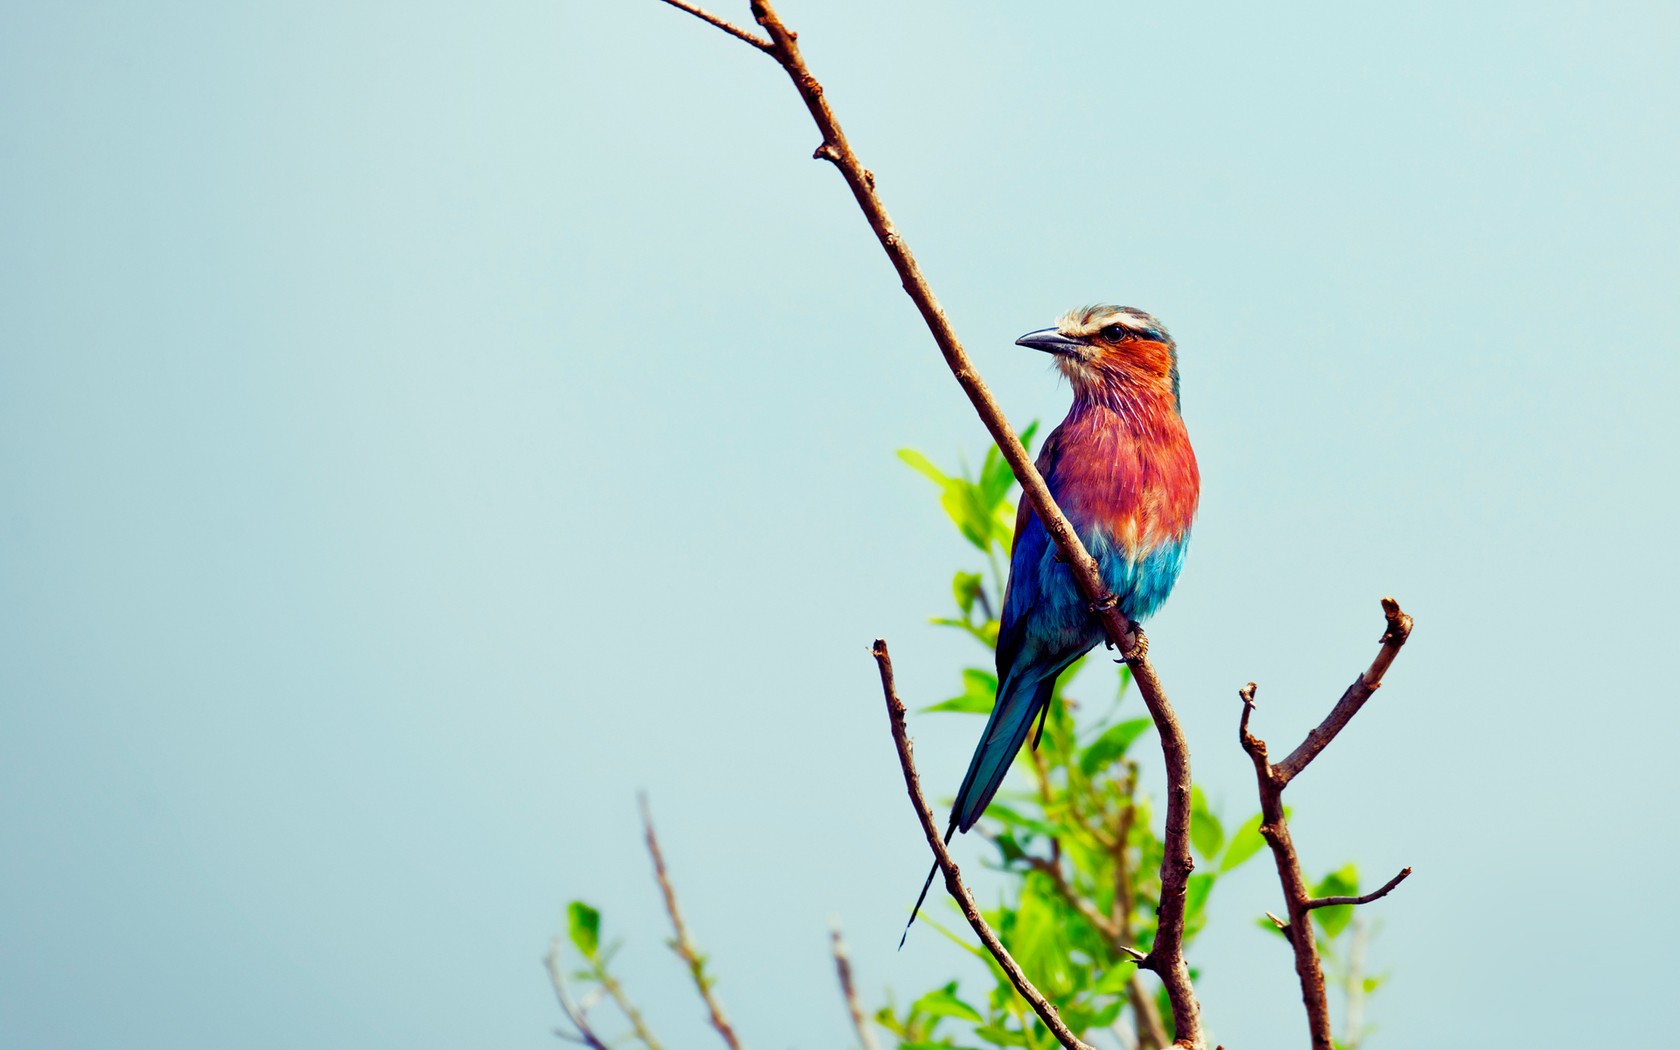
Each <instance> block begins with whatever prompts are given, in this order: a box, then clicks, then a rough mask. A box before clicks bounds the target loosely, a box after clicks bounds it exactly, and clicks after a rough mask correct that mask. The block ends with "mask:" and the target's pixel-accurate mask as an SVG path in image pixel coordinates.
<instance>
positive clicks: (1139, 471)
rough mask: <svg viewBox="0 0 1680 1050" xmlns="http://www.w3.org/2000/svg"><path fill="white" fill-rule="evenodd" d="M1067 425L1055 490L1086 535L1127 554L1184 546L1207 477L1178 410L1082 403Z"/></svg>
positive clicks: (1133, 556)
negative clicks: (1203, 476)
mask: <svg viewBox="0 0 1680 1050" xmlns="http://www.w3.org/2000/svg"><path fill="white" fill-rule="evenodd" d="M1060 431H1061V432H1060V433H1059V434H1058V435H1057V437H1058V438H1059V439H1060V448H1059V449H1058V450H1057V453H1058V454H1057V456H1056V460H1055V468H1054V472H1053V473H1054V477H1053V479H1051V485H1050V488H1051V492H1052V493H1053V494H1054V495H1055V497H1056V502H1057V503H1058V504H1060V505H1061V507H1062V509H1063V510H1064V511H1065V512H1066V513H1067V515H1068V517H1069V519H1070V520H1071V521H1072V522H1073V525H1074V527H1075V528H1076V529H1077V530H1078V531H1079V532H1080V533H1081V534H1089V535H1092V537H1093V538H1096V536H1097V534H1101V536H1102V538H1103V539H1105V540H1107V543H1106V544H1102V545H1104V546H1111V547H1112V548H1113V549H1114V550H1115V552H1116V553H1122V554H1123V555H1125V556H1126V557H1127V558H1128V560H1136V559H1138V558H1140V557H1143V556H1145V555H1146V554H1148V553H1149V552H1152V551H1155V550H1158V549H1161V548H1164V547H1168V546H1180V545H1182V543H1183V541H1184V539H1185V537H1186V536H1187V535H1188V533H1189V531H1190V525H1191V523H1192V522H1193V521H1194V520H1195V516H1196V504H1197V501H1198V499H1199V497H1200V494H1201V475H1200V472H1199V470H1198V468H1197V466H1196V454H1195V452H1194V451H1192V450H1191V448H1190V439H1189V435H1188V433H1187V432H1186V431H1185V429H1184V422H1183V420H1182V419H1181V418H1180V417H1179V415H1178V413H1177V412H1176V411H1173V410H1171V409H1170V408H1166V409H1164V410H1161V409H1157V410H1155V411H1150V410H1149V406H1136V407H1134V408H1133V410H1132V411H1130V412H1127V411H1125V410H1120V411H1115V410H1109V409H1096V410H1089V411H1086V412H1084V413H1080V412H1079V411H1078V409H1077V408H1076V410H1075V412H1074V413H1071V414H1070V415H1069V417H1068V420H1067V421H1066V422H1065V423H1063V425H1062V427H1061V428H1060Z"/></svg>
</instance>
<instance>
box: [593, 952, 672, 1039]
mask: <svg viewBox="0 0 1680 1050" xmlns="http://www.w3.org/2000/svg"><path fill="white" fill-rule="evenodd" d="M594 967H595V980H596V981H598V982H599V983H600V985H601V987H602V988H603V989H605V990H606V993H607V995H608V996H610V997H611V998H612V1001H613V1002H614V1003H616V1004H617V1005H618V1009H619V1011H620V1012H622V1013H623V1014H624V1018H625V1020H627V1021H629V1022H630V1030H631V1032H633V1033H634V1034H635V1036H636V1038H637V1039H638V1040H640V1041H641V1044H642V1045H643V1046H645V1047H647V1050H663V1048H662V1047H661V1046H660V1045H659V1040H658V1039H655V1038H654V1035H653V1033H652V1032H651V1031H649V1030H648V1026H647V1021H646V1020H645V1019H643V1017H642V1012H641V1011H640V1010H638V1009H636V1004H635V1003H633V1002H631V1001H630V996H629V994H628V993H626V992H625V991H624V985H622V984H620V983H619V981H618V978H616V977H614V976H613V975H612V974H610V973H608V972H607V968H606V967H605V966H603V965H601V962H600V960H599V959H597V960H594Z"/></svg>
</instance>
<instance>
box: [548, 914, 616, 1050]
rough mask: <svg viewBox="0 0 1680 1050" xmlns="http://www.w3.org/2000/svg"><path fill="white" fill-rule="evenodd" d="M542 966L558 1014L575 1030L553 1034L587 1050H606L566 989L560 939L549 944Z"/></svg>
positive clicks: (605, 1045)
mask: <svg viewBox="0 0 1680 1050" xmlns="http://www.w3.org/2000/svg"><path fill="white" fill-rule="evenodd" d="M543 966H544V967H545V968H546V969H547V970H548V984H549V987H551V988H553V989H554V998H555V999H556V1000H557V1001H558V1002H559V1003H560V1012H561V1013H563V1014H565V1015H566V1020H568V1021H570V1022H571V1023H572V1027H573V1028H574V1029H576V1032H575V1033H574V1032H567V1031H564V1030H562V1029H558V1028H557V1029H555V1030H554V1034H555V1035H557V1036H559V1037H560V1038H562V1039H564V1040H566V1041H567V1042H571V1043H577V1044H578V1045H580V1046H587V1047H589V1050H608V1047H607V1044H606V1042H605V1041H603V1040H602V1039H601V1037H600V1036H597V1035H596V1034H595V1032H594V1030H593V1029H591V1028H590V1027H589V1012H588V1011H587V1010H586V1009H584V1008H583V1007H582V1006H580V1005H578V1004H577V1003H575V1002H573V1001H572V996H571V993H570V992H569V991H568V990H567V989H566V977H565V974H563V973H561V971H560V938H558V937H556V938H554V940H553V941H552V942H550V943H549V946H548V954H547V955H545V956H543Z"/></svg>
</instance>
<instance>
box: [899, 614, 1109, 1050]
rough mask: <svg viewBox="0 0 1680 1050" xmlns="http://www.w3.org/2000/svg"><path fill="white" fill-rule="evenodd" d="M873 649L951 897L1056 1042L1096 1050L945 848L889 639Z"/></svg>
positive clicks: (913, 799) (925, 830)
mask: <svg viewBox="0 0 1680 1050" xmlns="http://www.w3.org/2000/svg"><path fill="white" fill-rule="evenodd" d="M871 652H872V653H873V655H874V657H875V663H876V665H877V666H878V667H879V668H880V671H881V692H882V693H883V694H884V695H885V697H886V702H887V717H888V720H889V721H890V722H891V723H892V737H893V743H894V744H895V745H896V746H897V747H898V764H899V766H900V767H901V768H902V769H903V770H904V787H905V789H906V790H907V791H908V792H909V794H910V803H911V805H912V806H914V807H915V810H916V818H917V819H918V820H920V821H921V823H922V834H923V835H925V836H927V842H928V848H929V849H931V850H933V857H934V860H935V862H937V863H938V865H939V870H940V872H941V873H942V874H943V875H944V876H945V888H946V890H948V891H950V894H951V896H952V897H954V898H956V901H957V904H958V906H959V907H961V908H962V913H963V918H965V919H967V920H968V924H969V926H971V927H973V929H974V933H975V935H976V936H978V937H979V938H980V943H981V944H983V945H985V946H986V950H987V951H988V952H990V953H991V955H992V958H993V959H996V960H997V964H998V966H999V967H1001V968H1002V969H1003V972H1004V975H1005V976H1006V977H1008V978H1009V983H1010V984H1012V985H1014V986H1015V990H1016V991H1017V992H1019V993H1020V995H1021V998H1023V999H1025V1000H1026V1001H1027V1004H1028V1005H1029V1006H1031V1007H1032V1009H1033V1013H1035V1014H1037V1015H1038V1019H1039V1020H1041V1021H1043V1022H1044V1026H1045V1027H1046V1028H1048V1029H1050V1033H1051V1034H1052V1035H1054V1036H1055V1037H1056V1041H1057V1042H1059V1043H1061V1044H1062V1045H1063V1046H1065V1047H1067V1048H1068V1050H1092V1047H1091V1046H1090V1045H1089V1044H1087V1043H1084V1042H1082V1041H1081V1040H1080V1038H1079V1037H1078V1036H1076V1035H1074V1034H1073V1032H1072V1031H1071V1030H1069V1028H1068V1026H1067V1024H1066V1023H1065V1022H1064V1021H1063V1020H1062V1018H1061V1015H1060V1014H1059V1013H1057V1012H1056V1008H1055V1007H1054V1006H1052V1005H1051V1004H1050V1002H1049V1000H1047V999H1045V998H1044V995H1043V994H1042V993H1041V992H1039V990H1038V989H1037V988H1035V987H1033V983H1032V982H1031V981H1029V980H1028V979H1027V975H1026V974H1025V973H1024V972H1022V970H1021V964H1020V963H1017V962H1016V961H1015V958H1014V956H1012V955H1010V954H1009V949H1007V948H1005V947H1004V946H1003V942H1002V941H1000V940H998V937H997V934H995V933H993V932H992V928H991V926H989V925H987V923H986V920H985V918H984V917H983V916H982V915H981V914H980V905H978V904H976V903H975V901H974V895H973V894H972V893H970V892H969V891H968V887H967V886H966V885H964V883H963V881H962V875H961V873H960V872H958V870H957V864H956V862H955V861H953V860H952V859H951V853H950V851H949V850H947V849H946V848H945V840H944V838H943V837H942V836H941V835H940V833H939V828H938V826H937V825H935V824H934V822H933V811H932V810H930V809H929V808H928V804H927V799H926V797H924V796H923V795H922V783H921V779H920V778H919V777H918V776H917V775H916V760H915V758H914V756H913V755H912V752H913V750H914V745H912V744H911V743H910V734H909V731H908V730H906V729H905V725H904V701H902V700H900V699H899V698H898V689H897V687H896V686H895V685H894V684H893V667H892V656H891V655H890V654H889V653H888V652H887V643H886V642H885V641H884V640H883V639H880V638H877V639H875V645H874V648H873V649H872V650H871Z"/></svg>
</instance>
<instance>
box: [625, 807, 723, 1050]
mask: <svg viewBox="0 0 1680 1050" xmlns="http://www.w3.org/2000/svg"><path fill="white" fill-rule="evenodd" d="M640 801H641V806H642V827H643V828H644V829H646V831H647V848H648V853H649V855H651V856H652V857H653V874H654V876H655V877H656V878H657V879H658V880H659V892H660V893H661V894H663V895H664V897H665V912H666V914H668V915H670V916H671V929H672V931H673V932H674V933H675V937H674V938H673V939H672V941H671V950H672V951H674V952H676V953H677V957H678V958H679V959H681V960H682V961H683V962H684V963H685V964H686V965H687V966H688V973H689V976H690V977H692V978H693V979H694V987H695V988H696V989H698V990H699V992H700V998H701V999H702V1000H703V1001H704V1002H705V1004H706V1012H707V1013H708V1014H710V1015H711V1020H712V1027H713V1028H716V1029H717V1032H718V1035H720V1036H722V1037H723V1041H724V1043H725V1044H726V1045H727V1046H728V1047H729V1050H741V1040H740V1039H739V1038H737V1037H736V1035H735V1029H733V1028H731V1027H730V1025H729V1021H728V1020H727V1019H726V1018H725V1017H724V1016H723V1008H722V1007H720V1006H718V1001H717V999H716V998H715V997H714V996H713V995H712V982H711V979H710V978H708V977H707V976H706V960H705V959H704V958H702V957H701V955H700V953H699V952H698V951H696V950H695V947H694V942H693V941H691V940H689V939H688V927H686V926H684V925H683V920H682V912H681V911H680V910H679V909H678V908H677V891H676V890H674V889H672V888H671V877H670V874H669V873H668V872H666V870H665V856H664V854H662V853H661V852H660V851H659V839H658V837H657V836H655V835H654V833H653V814H651V813H650V812H648V801H647V796H646V795H643V796H641V799H640Z"/></svg>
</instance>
